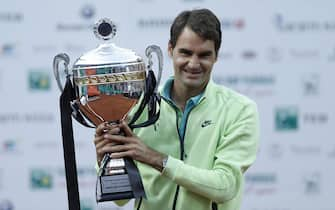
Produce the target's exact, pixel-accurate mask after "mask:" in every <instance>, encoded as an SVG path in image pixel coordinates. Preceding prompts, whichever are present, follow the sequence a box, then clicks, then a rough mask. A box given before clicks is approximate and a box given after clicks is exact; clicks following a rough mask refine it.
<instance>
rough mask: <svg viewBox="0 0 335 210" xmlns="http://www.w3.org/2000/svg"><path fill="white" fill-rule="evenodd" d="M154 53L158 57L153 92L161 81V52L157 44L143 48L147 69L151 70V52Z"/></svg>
mask: <svg viewBox="0 0 335 210" xmlns="http://www.w3.org/2000/svg"><path fill="white" fill-rule="evenodd" d="M153 52H154V53H156V55H157V58H158V75H157V83H156V87H155V92H157V88H158V86H159V83H160V81H161V77H162V71H163V53H162V50H161V48H160V47H159V46H157V45H149V46H148V47H147V49H145V55H146V56H147V58H148V60H149V61H148V71H150V70H152V64H153V63H152V53H153Z"/></svg>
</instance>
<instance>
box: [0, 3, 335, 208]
mask: <svg viewBox="0 0 335 210" xmlns="http://www.w3.org/2000/svg"><path fill="white" fill-rule="evenodd" d="M196 7H207V8H210V9H212V10H213V11H214V12H215V13H216V14H217V15H218V17H219V18H220V19H221V21H222V29H223V42H222V47H221V51H220V57H219V60H218V62H217V64H216V65H215V69H214V71H213V79H214V80H215V81H216V82H218V83H221V84H224V85H226V86H228V87H231V88H233V89H235V90H237V91H239V92H241V93H244V94H246V95H248V96H249V97H251V98H252V99H254V100H255V101H256V102H257V104H258V106H259V111H260V119H261V144H260V151H259V155H258V159H257V161H256V163H255V164H254V165H253V166H252V167H251V168H250V170H249V171H248V172H247V174H246V187H245V196H244V200H243V205H242V210H335V204H334V202H333V197H334V193H335V190H334V186H335V184H334V181H333V177H334V176H335V168H334V161H335V143H334V137H333V136H332V135H331V129H334V125H335V122H334V114H335V111H334V107H335V106H334V105H335V103H334V101H335V100H334V96H333V95H334V94H333V90H334V89H335V83H334V81H335V80H334V76H335V71H334V67H335V39H334V37H335V13H334V8H335V2H334V1H333V0H309V1H304V0H282V1H277V0H257V1H256V0H249V1H243V0H170V1H158V0H123V1H107V0H101V1H96V2H94V3H89V2H88V1H79V0H76V1H65V0H59V1H41V0H35V1H34V0H32V1H19V0H11V1H8V0H2V1H1V3H0V32H1V33H0V94H1V96H2V97H1V99H0V102H1V103H0V210H28V209H29V210H31V209H35V210H39V209H40V210H42V209H43V210H44V209H48V210H56V209H57V210H60V209H64V210H65V209H67V194H66V185H65V176H64V164H63V152H62V144H61V130H60V119H59V116H60V114H59V108H58V103H59V102H58V99H59V95H60V92H59V91H58V88H57V85H56V82H55V80H54V78H53V74H52V60H53V57H54V56H55V55H56V54H57V53H60V52H66V53H67V54H68V55H69V56H70V58H71V63H73V61H74V60H75V59H76V58H78V57H79V56H80V55H81V54H82V53H84V52H86V51H87V50H89V49H93V48H95V47H96V46H97V44H98V43H99V42H98V41H97V40H96V39H95V37H94V35H93V33H92V30H91V25H92V24H93V23H94V22H95V21H96V20H97V19H100V18H102V17H109V18H111V19H112V20H113V21H114V22H115V23H116V24H117V26H118V33H117V37H116V38H115V41H114V42H115V43H116V44H117V45H118V46H121V47H124V48H130V49H133V50H135V51H136V52H137V53H138V54H140V55H142V56H143V55H144V50H145V48H146V46H148V45H149V44H157V45H159V46H161V47H162V49H163V51H164V57H165V61H164V62H165V63H164V75H163V80H165V79H166V78H167V77H168V76H169V75H171V74H172V66H171V62H170V60H169V58H168V56H167V53H166V49H167V41H168V35H169V26H170V23H171V21H172V20H173V18H174V17H175V16H176V15H177V14H178V13H179V12H180V11H182V10H184V9H192V8H196ZM74 132H75V141H76V155H77V164H78V174H79V185H80V198H81V205H82V209H83V210H102V209H112V210H117V209H124V210H128V209H129V210H130V209H132V207H131V206H132V203H130V204H129V205H127V206H125V207H123V208H120V207H116V206H115V205H113V203H104V204H103V205H101V204H99V205H96V204H95V195H94V188H95V179H96V176H95V171H94V164H95V151H94V145H93V143H92V140H93V138H92V137H93V132H94V131H93V130H90V129H87V128H83V127H81V126H80V125H78V123H76V122H75V123H74Z"/></svg>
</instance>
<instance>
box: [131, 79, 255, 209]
mask: <svg viewBox="0 0 335 210" xmlns="http://www.w3.org/2000/svg"><path fill="white" fill-rule="evenodd" d="M134 132H135V133H136V134H137V135H138V136H139V137H140V138H141V139H142V140H143V141H144V142H145V143H146V145H148V146H149V147H151V148H153V149H155V150H157V151H159V152H162V153H165V154H167V155H169V158H168V161H167V164H166V167H165V169H164V170H163V172H162V173H160V172H159V171H157V170H155V169H153V168H151V167H150V166H147V165H145V164H142V163H137V165H138V168H139V170H140V173H141V176H142V179H143V184H144V187H145V191H146V195H147V199H142V201H141V205H140V209H141V210H172V209H175V210H210V209H212V203H216V204H217V207H218V209H219V210H238V209H239V208H240V203H241V197H242V194H243V183H244V178H243V173H244V172H245V171H246V170H247V169H248V167H249V166H250V165H251V164H252V163H253V162H254V161H255V158H256V153H257V148H258V139H259V122H258V111H257V107H256V104H255V103H254V102H253V101H251V100H250V99H248V98H246V97H245V96H242V95H240V94H238V93H236V92H234V91H232V90H230V89H228V88H226V87H223V86H219V85H216V84H214V83H213V82H212V81H210V82H209V84H208V85H207V87H206V90H205V92H204V94H203V96H202V98H201V99H200V102H199V104H198V105H196V106H195V107H194V108H193V109H192V110H191V112H190V113H189V116H188V119H187V124H186V130H185V136H184V142H181V140H180V138H179V135H178V128H177V118H176V110H175V109H174V108H173V106H171V104H169V102H167V101H166V100H164V98H163V100H162V102H161V110H160V117H159V120H158V121H157V122H156V123H155V125H152V126H149V127H146V128H139V129H135V130H134ZM138 205H139V200H137V201H136V202H135V209H137V208H138Z"/></svg>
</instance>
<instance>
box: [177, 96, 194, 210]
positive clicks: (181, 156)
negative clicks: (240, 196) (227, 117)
mask: <svg viewBox="0 0 335 210" xmlns="http://www.w3.org/2000/svg"><path fill="white" fill-rule="evenodd" d="M199 104H200V102H199V103H198V105H199ZM195 107H196V106H193V107H192V108H191V110H190V111H189V113H188V115H187V118H186V123H185V130H184V134H183V138H182V139H181V138H180V133H179V129H178V113H177V111H175V112H176V125H177V131H178V136H179V143H180V160H184V149H185V148H184V142H185V134H186V127H187V122H188V117H189V116H190V113H191V111H192V110H193V109H194V108H195ZM179 188H180V186H179V185H177V189H176V193H175V195H174V199H173V206H172V210H176V205H177V199H178V194H179Z"/></svg>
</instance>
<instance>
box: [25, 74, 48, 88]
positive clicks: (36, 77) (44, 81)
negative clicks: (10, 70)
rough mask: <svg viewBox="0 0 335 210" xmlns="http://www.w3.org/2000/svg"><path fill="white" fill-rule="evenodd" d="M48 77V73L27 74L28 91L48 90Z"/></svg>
mask: <svg viewBox="0 0 335 210" xmlns="http://www.w3.org/2000/svg"><path fill="white" fill-rule="evenodd" d="M50 83H51V81H50V75H49V73H48V72H37V71H31V72H29V89H30V90H44V91H46V90H50Z"/></svg>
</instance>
